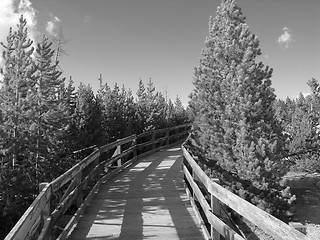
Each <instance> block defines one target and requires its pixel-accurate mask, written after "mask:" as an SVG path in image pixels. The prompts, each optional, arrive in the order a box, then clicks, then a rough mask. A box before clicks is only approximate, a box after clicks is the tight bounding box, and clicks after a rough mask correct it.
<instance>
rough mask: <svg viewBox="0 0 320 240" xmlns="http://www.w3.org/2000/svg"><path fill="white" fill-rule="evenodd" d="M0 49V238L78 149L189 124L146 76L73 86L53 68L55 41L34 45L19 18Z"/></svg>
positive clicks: (76, 156)
mask: <svg viewBox="0 0 320 240" xmlns="http://www.w3.org/2000/svg"><path fill="white" fill-rule="evenodd" d="M1 45H2V48H3V54H2V57H3V63H4V64H3V68H2V70H1V73H2V75H3V79H2V81H1V89H0V161H1V163H0V164H1V165H0V166H1V169H0V225H1V231H0V232H1V233H0V236H1V237H3V236H5V235H6V234H7V233H8V232H9V231H10V229H11V228H12V227H13V226H14V224H15V223H16V222H17V220H18V219H19V218H20V217H21V216H22V214H23V213H24V212H25V210H26V209H27V208H28V206H29V205H30V204H31V203H32V201H33V200H34V199H35V197H36V196H37V195H38V192H39V189H38V188H39V184H40V183H41V182H50V181H52V180H53V179H55V178H56V177H58V176H59V175H61V174H62V173H64V172H65V171H66V170H68V169H69V168H70V167H72V166H73V165H75V164H76V163H78V162H79V161H80V160H82V158H83V157H85V156H86V155H85V154H87V153H88V151H81V150H82V149H87V148H88V147H89V148H90V147H91V146H101V145H104V144H107V143H110V142H113V141H115V140H117V139H120V138H123V137H126V136H129V135H132V134H139V133H142V132H144V131H148V130H153V129H161V128H167V127H171V126H176V125H179V124H183V123H186V122H188V121H189V117H188V114H187V111H186V109H185V108H184V106H183V105H182V103H181V101H180V98H179V97H178V96H177V97H176V99H175V100H174V101H172V100H171V99H167V98H166V96H164V94H162V93H161V92H157V91H156V88H155V86H154V84H153V82H152V80H151V78H150V79H149V81H147V83H146V84H145V83H144V82H143V81H142V79H140V81H139V82H138V90H137V92H136V95H134V94H133V93H132V91H131V90H130V89H126V88H125V86H121V87H120V86H118V85H117V84H115V86H113V87H110V86H108V84H107V83H104V82H103V79H102V76H101V75H100V77H99V78H97V79H96V81H99V82H100V88H99V89H98V91H97V93H94V91H93V90H92V88H91V87H90V85H84V84H82V83H81V84H80V85H79V86H78V87H77V88H76V87H75V86H74V82H73V80H72V78H71V77H70V79H69V80H68V81H67V80H66V79H65V78H64V77H62V75H63V73H62V71H61V70H60V68H59V55H58V54H57V51H58V50H59V49H57V47H58V45H55V44H54V43H53V42H52V41H50V40H49V39H48V38H47V37H46V36H43V37H42V40H41V42H39V43H37V44H36V47H34V44H33V42H32V41H31V40H30V39H29V36H28V30H27V28H26V20H25V19H24V18H23V16H21V18H20V21H19V23H18V25H17V30H16V31H13V30H12V29H10V31H9V34H8V37H7V42H6V43H1Z"/></svg>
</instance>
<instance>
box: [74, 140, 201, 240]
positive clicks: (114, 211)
mask: <svg viewBox="0 0 320 240" xmlns="http://www.w3.org/2000/svg"><path fill="white" fill-rule="evenodd" d="M181 166H182V151H181V149H180V148H179V146H177V147H174V148H170V149H166V150H162V151H160V152H156V153H155V154H152V155H150V156H147V157H144V158H143V159H141V160H139V161H138V162H137V163H135V164H134V165H133V166H131V167H129V168H128V169H126V170H125V171H124V172H122V173H120V174H118V175H117V176H116V177H114V178H113V179H111V180H109V181H107V182H106V183H104V184H102V185H101V187H100V190H99V192H98V193H97V194H96V195H95V196H94V197H93V199H92V201H91V203H90V205H89V206H88V207H87V208H86V209H85V211H84V214H83V215H82V216H81V218H80V220H79V221H78V224H77V225H76V227H75V228H74V229H73V231H72V232H71V234H70V236H69V237H68V239H74V240H81V239H91V240H102V239H204V237H203V235H202V232H201V230H200V227H199V225H198V224H197V223H198V221H197V219H196V217H195V214H194V212H193V210H192V207H191V205H190V202H189V200H188V197H187V195H186V193H185V188H184V185H183V173H182V168H181Z"/></svg>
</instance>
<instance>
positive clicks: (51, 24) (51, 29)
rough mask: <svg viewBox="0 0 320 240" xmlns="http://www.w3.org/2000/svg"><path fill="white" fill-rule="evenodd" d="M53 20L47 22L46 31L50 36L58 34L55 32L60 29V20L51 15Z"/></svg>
mask: <svg viewBox="0 0 320 240" xmlns="http://www.w3.org/2000/svg"><path fill="white" fill-rule="evenodd" d="M50 16H51V20H50V21H48V22H47V24H46V31H47V33H48V34H50V35H52V36H55V35H57V33H56V32H55V31H56V30H57V29H58V24H59V22H60V19H59V18H58V17H57V16H53V15H52V14H50Z"/></svg>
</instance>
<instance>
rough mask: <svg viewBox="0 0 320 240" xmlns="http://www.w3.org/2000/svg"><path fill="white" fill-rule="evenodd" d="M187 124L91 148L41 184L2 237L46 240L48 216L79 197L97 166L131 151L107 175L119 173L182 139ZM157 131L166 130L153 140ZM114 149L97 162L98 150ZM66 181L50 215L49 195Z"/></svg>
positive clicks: (49, 224)
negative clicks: (114, 169)
mask: <svg viewBox="0 0 320 240" xmlns="http://www.w3.org/2000/svg"><path fill="white" fill-rule="evenodd" d="M190 126H191V124H183V125H179V126H175V127H172V128H165V129H158V130H153V131H150V132H145V133H142V134H140V135H138V136H137V135H135V134H134V135H131V136H128V137H125V138H122V139H118V140H116V141H114V142H112V143H108V144H106V145H103V146H101V147H97V148H96V149H94V151H93V152H92V153H91V154H89V155H88V156H87V157H85V158H84V159H83V160H81V161H80V162H79V163H77V164H76V165H75V166H73V167H72V168H70V169H69V170H67V171H66V172H65V173H63V174H62V175H60V176H59V177H57V178H56V179H54V180H53V181H52V182H50V183H43V184H42V189H41V191H40V193H39V195H38V196H37V198H36V199H35V200H34V201H33V203H32V204H31V205H30V206H29V208H28V209H27V210H26V212H25V213H24V214H23V216H22V217H21V218H20V219H19V221H18V222H17V223H16V225H15V226H14V227H13V228H12V229H11V231H10V232H9V234H8V235H7V236H6V238H5V240H23V239H34V238H35V236H39V235H40V237H39V238H41V239H46V237H47V234H48V231H50V229H52V225H53V224H54V223H53V220H52V219H54V221H56V220H57V218H58V217H59V216H61V215H62V214H63V213H64V211H65V210H66V209H67V207H68V206H70V205H71V204H72V202H73V201H75V199H77V196H78V195H80V196H81V198H82V195H81V193H80V192H81V189H82V188H83V186H84V185H87V184H88V182H89V181H90V179H91V178H92V175H97V176H98V177H99V169H100V171H101V169H102V168H104V167H105V166H107V165H108V166H110V165H112V164H114V163H117V162H119V161H120V162H121V159H122V158H124V157H125V156H126V155H128V154H129V153H131V152H134V154H133V157H132V159H131V160H129V161H128V162H126V163H124V164H123V165H121V163H120V165H119V163H118V166H117V167H118V170H117V171H113V172H111V173H110V174H109V175H110V177H111V176H113V175H115V174H117V173H118V172H120V171H121V170H123V169H124V168H126V167H127V166H129V165H130V164H131V163H133V161H135V160H136V159H137V158H138V157H142V156H145V155H147V154H151V153H153V152H155V151H157V150H160V149H162V148H165V147H168V146H170V145H172V144H176V143H177V142H178V141H181V140H184V139H185V138H184V139H181V137H183V135H185V137H186V136H187V134H188V131H189V129H190ZM176 129H182V130H183V131H182V132H179V133H174V134H172V135H170V132H171V131H173V130H176ZM161 132H166V136H165V137H160V138H159V139H155V135H156V134H158V133H161ZM148 135H152V138H151V140H149V141H147V142H144V143H141V144H139V145H137V144H136V141H137V139H140V138H142V137H146V136H148ZM175 138H177V140H175ZM170 139H173V140H174V141H173V142H171V143H170ZM159 140H161V141H159ZM130 142H132V144H131V147H129V148H127V149H126V150H124V151H123V152H121V151H122V149H121V146H122V145H124V144H127V143H130ZM161 142H164V143H165V145H163V144H162V145H161V144H160V146H158V147H156V143H161ZM150 145H151V146H152V148H151V150H147V151H145V152H141V153H138V154H137V151H138V150H140V149H141V148H147V146H150ZM114 148H116V150H115V153H114V154H113V156H112V157H111V158H110V159H107V160H103V161H101V162H100V161H99V157H100V156H101V154H102V153H104V152H107V151H109V150H112V149H114ZM90 164H94V165H93V166H92V169H91V171H90V172H89V174H88V176H86V177H85V176H82V170H83V169H85V168H86V167H88V166H89V165H90ZM107 175H108V174H107ZM109 175H108V176H109ZM105 176H106V175H105ZM100 180H101V178H100ZM100 180H98V182H97V183H96V184H95V185H94V187H93V188H92V190H91V192H90V193H89V195H88V197H89V196H90V197H92V195H93V194H92V192H93V190H94V189H97V188H98V186H99V184H101V181H100ZM68 182H71V183H70V185H69V187H68V189H67V190H66V191H65V194H64V195H63V199H60V202H59V204H58V205H59V206H58V207H57V209H55V210H53V211H52V214H54V215H52V216H51V212H50V198H51V196H52V195H53V194H54V193H55V192H57V191H58V190H59V189H61V188H62V187H63V186H65V185H66V184H67V183H68ZM88 197H87V198H86V199H85V200H84V201H83V199H82V204H81V203H80V204H81V205H80V207H79V209H80V208H84V205H85V204H87V202H88V201H89V200H88ZM61 209H62V210H61ZM79 209H78V210H79ZM60 210H61V211H60ZM79 212H81V211H77V212H76V214H78V213H79ZM70 222H72V224H74V222H75V219H74V218H73V219H71V220H70ZM70 222H69V223H70ZM69 227H70V226H69ZM64 235H65V234H64ZM64 235H63V236H64ZM60 236H61V235H60ZM58 239H63V237H59V238H58Z"/></svg>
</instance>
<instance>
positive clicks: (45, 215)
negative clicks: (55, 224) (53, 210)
mask: <svg viewBox="0 0 320 240" xmlns="http://www.w3.org/2000/svg"><path fill="white" fill-rule="evenodd" d="M48 184H49V183H47V182H43V183H40V184H39V193H40V192H42V190H43V189H44V188H45V187H46V186H47V185H48ZM42 214H43V216H44V217H45V218H47V217H48V216H49V214H50V200H48V202H47V204H46V206H45V207H44V209H43V211H42Z"/></svg>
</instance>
